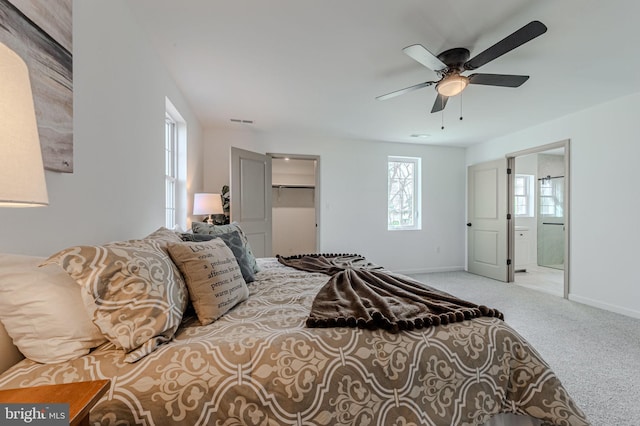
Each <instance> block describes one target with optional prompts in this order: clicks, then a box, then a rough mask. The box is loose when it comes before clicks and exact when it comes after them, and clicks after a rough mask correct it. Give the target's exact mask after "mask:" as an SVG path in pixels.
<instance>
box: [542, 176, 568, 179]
mask: <svg viewBox="0 0 640 426" xmlns="http://www.w3.org/2000/svg"><path fill="white" fill-rule="evenodd" d="M563 177H564V176H545V177H541V178H538V180H551V179H560V178H563Z"/></svg>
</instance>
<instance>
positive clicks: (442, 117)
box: [440, 109, 444, 130]
mask: <svg viewBox="0 0 640 426" xmlns="http://www.w3.org/2000/svg"><path fill="white" fill-rule="evenodd" d="M440 122H441V124H440V130H444V109H443V110H442V115H441V116H440Z"/></svg>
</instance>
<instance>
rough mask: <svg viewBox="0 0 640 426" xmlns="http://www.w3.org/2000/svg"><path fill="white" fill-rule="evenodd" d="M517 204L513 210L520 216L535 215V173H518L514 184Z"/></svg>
mask: <svg viewBox="0 0 640 426" xmlns="http://www.w3.org/2000/svg"><path fill="white" fill-rule="evenodd" d="M513 194H514V195H515V206H514V209H513V211H514V212H515V215H516V216H519V217H533V208H534V206H533V204H534V203H533V175H516V179H515V182H514V186H513Z"/></svg>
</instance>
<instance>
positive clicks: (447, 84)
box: [436, 75, 469, 96]
mask: <svg viewBox="0 0 640 426" xmlns="http://www.w3.org/2000/svg"><path fill="white" fill-rule="evenodd" d="M467 84H469V79H468V78H467V77H465V76H462V75H450V76H449V77H445V78H444V79H443V80H442V81H440V82H439V83H438V84H437V85H436V90H437V91H438V93H440V94H441V95H442V96H455V95H457V94H459V93H460V92H462V91H463V90H464V88H465V87H467Z"/></svg>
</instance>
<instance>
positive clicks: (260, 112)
mask: <svg viewBox="0 0 640 426" xmlns="http://www.w3.org/2000/svg"><path fill="white" fill-rule="evenodd" d="M126 1H127V3H128V4H129V6H130V8H131V10H132V12H133V14H134V16H135V19H136V20H137V21H138V22H139V24H140V25H141V26H142V28H143V29H144V31H145V32H146V33H147V34H148V36H149V39H150V41H151V43H152V44H153V46H155V48H156V49H157V50H158V52H159V55H160V57H161V58H162V60H163V61H164V62H165V63H166V66H167V68H168V70H169V72H170V73H171V74H172V76H173V77H174V79H175V80H176V82H177V84H178V86H179V87H180V89H181V90H182V92H183V94H184V95H185V96H186V98H187V99H188V101H189V103H190V105H191V106H192V108H193V109H194V110H195V112H196V114H197V116H198V118H199V120H200V121H201V123H202V125H203V126H205V127H221V126H252V127H253V128H254V129H255V130H256V131H263V132H295V133H298V134H300V133H303V134H304V133H310V132H313V133H314V134H325V135H329V136H335V137H341V138H342V137H344V138H358V139H368V140H383V141H394V142H415V143H428V144H438V145H453V146H468V145H471V144H474V143H478V142H482V141H485V140H487V139H490V138H494V137H497V136H501V135H504V134H508V133H511V132H513V131H516V130H519V129H523V128H526V127H530V126H534V125H536V124H538V123H541V122H545V121H548V120H552V119H554V118H556V117H560V116H563V115H566V114H569V113H571V112H574V111H577V110H581V109H584V108H588V107H590V106H593V105H595V104H598V103H602V102H604V101H607V100H610V99H613V98H617V97H620V96H624V95H626V94H629V93H632V92H637V91H640V73H639V72H638V70H640V54H639V53H640V52H639V50H640V49H639V48H638V46H637V45H636V44H635V43H636V42H637V41H638V33H637V26H638V24H637V17H638V16H640V2H637V1H636V0H609V1H602V0H509V1H505V0H484V1H478V0H455V1H441V0H439V1H435V0H396V1H391V0H315V1H313V0H302V1H300V0H297V1H296V0H268V1H264V0H233V1H229V0H181V1H176V0H126ZM532 20H539V21H542V22H543V23H544V24H545V25H546V26H547V27H548V31H547V32H546V33H545V34H543V35H542V36H540V37H538V38H536V39H534V40H532V41H530V42H529V43H527V44H525V45H523V46H521V47H519V48H517V49H515V50H513V51H511V52H509V53H507V54H506V55H504V56H502V57H500V58H498V59H496V60H494V61H493V62H491V63H489V64H487V65H485V66H483V67H481V68H479V69H478V70H477V71H475V72H483V73H497V74H523V75H529V76H530V77H531V78H530V79H529V80H528V81H527V82H526V83H525V84H524V85H522V86H521V87H520V88H517V89H511V88H502V87H489V86H479V85H472V86H469V87H468V88H467V89H466V90H465V91H464V93H463V96H462V101H463V102H462V112H463V116H464V120H462V121H460V120H459V116H460V109H461V105H460V97H455V98H451V99H449V103H448V105H447V108H446V109H445V111H444V115H443V114H441V113H436V114H431V113H430V110H431V106H432V105H433V102H434V99H435V96H436V92H435V89H434V88H433V87H427V88H424V89H421V90H418V91H414V92H411V93H408V94H405V95H402V96H399V97H396V98H393V99H389V100H386V101H377V100H375V97H376V96H379V95H382V94H385V93H388V92H392V91H394V90H398V89H402V88H404V87H407V86H411V85H414V84H417V83H422V82H424V81H427V80H435V79H437V76H436V73H435V72H433V71H431V70H429V69H427V68H425V67H423V66H422V65H420V64H419V63H417V62H416V61H414V60H413V59H411V58H409V57H408V56H406V55H405V54H404V53H403V52H402V48H404V47H406V46H408V45H411V44H416V43H419V44H422V45H423V46H425V47H426V48H427V49H428V50H429V51H431V52H432V53H434V54H438V53H440V52H441V51H443V50H446V49H450V48H453V47H466V48H468V49H469V50H470V51H471V56H472V57H473V56H475V55H476V54H478V53H480V52H481V51H483V50H484V49H486V48H487V47H489V46H491V45H493V44H494V43H496V42H497V41H499V40H501V39H502V38H504V37H505V36H507V35H509V34H511V33H512V32H513V31H515V30H517V29H518V28H520V27H522V26H523V25H525V24H527V23H528V22H530V21H532ZM467 75H468V73H467ZM230 119H244V120H253V121H254V124H252V125H248V124H237V123H232V122H231V121H230ZM602 119H603V125H606V123H607V118H606V117H603V118H602ZM442 123H444V126H445V129H444V130H442V129H441V124H442ZM412 134H428V135H430V136H429V137H426V138H420V139H418V138H412V137H411V136H410V135H412Z"/></svg>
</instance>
